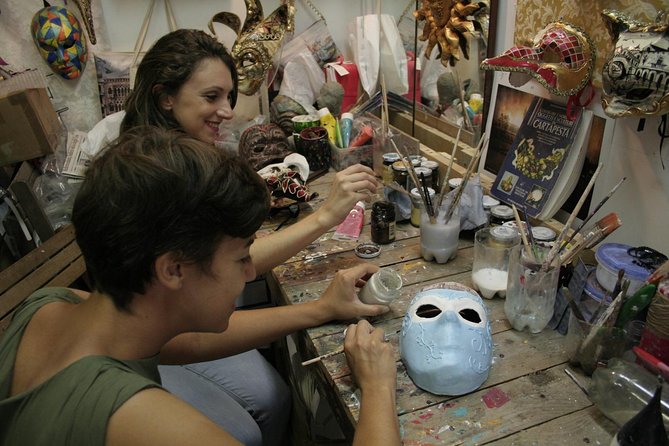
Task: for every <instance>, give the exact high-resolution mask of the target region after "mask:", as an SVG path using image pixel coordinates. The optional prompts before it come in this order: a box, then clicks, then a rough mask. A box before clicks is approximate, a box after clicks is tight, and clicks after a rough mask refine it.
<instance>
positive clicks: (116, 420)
mask: <svg viewBox="0 0 669 446" xmlns="http://www.w3.org/2000/svg"><path fill="white" fill-rule="evenodd" d="M105 444H106V445H107V446H138V445H156V444H160V445H161V446H170V445H175V446H176V445H189V444H193V445H203V446H206V445H209V444H211V445H214V444H216V445H240V444H241V443H239V442H237V441H236V440H235V439H234V438H233V437H232V436H230V435H229V434H228V433H227V432H225V431H224V430H222V429H221V428H220V427H219V426H218V425H216V424H215V423H213V422H212V421H210V420H209V419H208V418H207V417H205V416H204V415H202V414H201V413H200V412H198V411H197V410H196V409H194V408H193V407H192V406H190V405H189V404H187V403H185V402H183V401H181V400H179V399H178V398H176V397H175V396H173V395H172V394H170V393H169V392H167V391H165V390H163V389H158V388H151V389H146V390H142V391H140V392H138V393H137V394H135V395H134V396H133V397H132V398H130V399H129V400H128V401H126V402H125V403H124V404H123V405H122V406H121V407H120V408H119V409H118V410H117V411H116V412H115V413H114V415H112V417H111V418H110V419H109V424H108V426H107V439H106V442H105Z"/></svg>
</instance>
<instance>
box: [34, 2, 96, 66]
mask: <svg viewBox="0 0 669 446" xmlns="http://www.w3.org/2000/svg"><path fill="white" fill-rule="evenodd" d="M44 5H45V7H44V8H42V9H40V10H39V11H37V12H36V13H35V15H34V16H33V19H32V22H31V25H30V31H31V33H32V36H33V41H34V42H35V45H36V46H37V50H38V51H39V53H40V55H41V56H42V58H43V59H44V60H45V61H46V63H47V64H49V67H51V69H52V70H53V71H54V72H55V73H57V74H59V75H61V76H62V77H63V78H65V79H77V78H78V77H80V76H81V73H82V72H83V71H84V68H85V67H86V61H87V60H88V49H87V45H86V37H85V36H84V33H83V32H82V28H81V25H80V24H79V20H77V18H76V17H75V16H74V15H73V14H72V13H71V12H70V11H68V10H67V9H66V8H64V7H62V6H49V4H48V3H46V2H44Z"/></svg>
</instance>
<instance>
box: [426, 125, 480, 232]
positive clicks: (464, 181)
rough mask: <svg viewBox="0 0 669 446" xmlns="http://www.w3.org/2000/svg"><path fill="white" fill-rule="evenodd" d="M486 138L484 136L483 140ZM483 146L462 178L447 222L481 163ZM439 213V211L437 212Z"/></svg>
mask: <svg viewBox="0 0 669 446" xmlns="http://www.w3.org/2000/svg"><path fill="white" fill-rule="evenodd" d="M483 137H484V136H483V135H482V136H481V138H483ZM480 147H481V146H479V149H478V150H477V151H476V154H475V155H474V158H472V161H471V163H469V167H467V171H466V172H465V176H463V177H462V183H460V186H459V187H458V191H457V193H456V194H455V198H453V202H452V203H451V206H450V207H449V208H448V212H446V219H445V220H444V221H445V222H448V221H449V220H450V219H451V215H453V212H454V211H455V208H456V207H457V206H458V204H459V203H460V199H461V198H462V194H463V192H464V190H465V186H467V182H468V181H469V177H471V176H472V173H473V172H474V169H475V168H476V166H477V165H478V163H479V158H480V156H481V149H480ZM437 211H438V210H437Z"/></svg>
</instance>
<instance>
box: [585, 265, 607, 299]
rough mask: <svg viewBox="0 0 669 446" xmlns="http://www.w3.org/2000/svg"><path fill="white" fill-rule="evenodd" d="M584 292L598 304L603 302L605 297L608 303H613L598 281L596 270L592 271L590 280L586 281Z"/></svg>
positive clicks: (589, 276)
mask: <svg viewBox="0 0 669 446" xmlns="http://www.w3.org/2000/svg"><path fill="white" fill-rule="evenodd" d="M583 290H584V291H585V292H586V294H587V295H588V296H590V297H591V298H592V299H594V300H596V301H597V302H601V300H602V299H603V298H605V297H606V302H611V298H610V297H608V296H607V293H606V290H605V289H604V287H602V286H601V285H600V284H599V282H598V281H597V274H596V273H595V270H592V271H591V272H590V274H588V278H587V279H586V281H585V288H584V289H583Z"/></svg>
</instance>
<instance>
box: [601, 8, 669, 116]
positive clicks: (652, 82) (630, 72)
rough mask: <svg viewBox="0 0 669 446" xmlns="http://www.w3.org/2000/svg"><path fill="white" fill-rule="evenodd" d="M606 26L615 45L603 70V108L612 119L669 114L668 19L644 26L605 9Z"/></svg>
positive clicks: (662, 17) (661, 16)
mask: <svg viewBox="0 0 669 446" xmlns="http://www.w3.org/2000/svg"><path fill="white" fill-rule="evenodd" d="M602 16H603V18H604V23H606V25H607V27H608V29H609V34H610V35H611V38H612V39H613V42H614V47H615V48H614V50H613V54H612V55H611V56H610V57H609V58H608V60H607V61H606V62H605V64H604V67H603V69H602V87H603V88H602V107H603V108H604V112H605V113H606V114H607V115H608V116H610V117H612V118H619V117H625V116H643V115H663V114H665V113H668V112H669V15H668V14H667V12H660V13H659V14H658V15H657V18H656V19H655V23H641V22H639V21H636V20H634V19H632V18H630V17H628V16H627V15H625V14H623V13H621V12H618V11H614V10H610V9H605V10H603V11H602Z"/></svg>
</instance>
